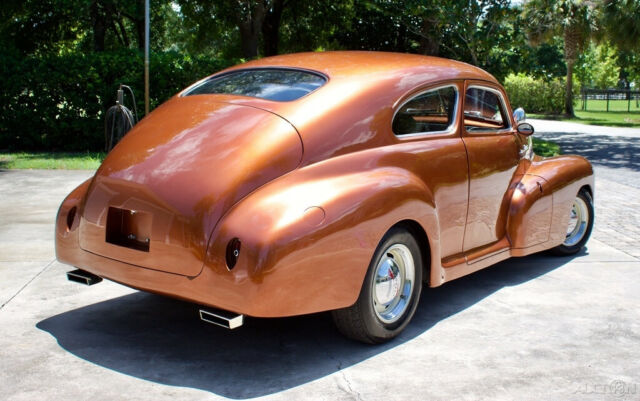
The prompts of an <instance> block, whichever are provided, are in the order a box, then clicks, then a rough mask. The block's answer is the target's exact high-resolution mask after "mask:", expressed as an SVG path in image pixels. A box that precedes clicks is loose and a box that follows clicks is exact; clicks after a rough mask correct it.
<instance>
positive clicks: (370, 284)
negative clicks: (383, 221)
mask: <svg viewBox="0 0 640 401" xmlns="http://www.w3.org/2000/svg"><path fill="white" fill-rule="evenodd" d="M422 266H423V264H422V254H421V252H420V247H419V246H418V243H417V241H416V239H415V238H414V237H413V235H411V233H409V232H408V231H406V230H404V229H402V228H392V229H391V230H389V232H387V234H385V236H384V237H383V238H382V240H381V241H380V243H379V244H378V247H377V248H376V251H375V253H374V255H373V258H372V259H371V263H370V264H369V269H368V270H367V274H366V276H365V279H364V283H363V284H362V289H361V290H360V296H359V297H358V300H357V301H356V303H355V304H353V305H352V306H350V307H348V308H344V309H339V310H336V311H333V313H332V314H333V321H334V322H335V324H336V327H337V328H338V330H339V331H340V332H341V333H342V334H344V335H345V336H346V337H349V338H351V339H354V340H357V341H362V342H365V343H370V344H376V343H382V342H385V341H388V340H390V339H392V338H394V337H395V336H397V335H398V334H400V332H402V330H404V328H405V327H406V326H407V324H409V321H410V320H411V318H412V317H413V315H414V313H415V311H416V308H417V306H418V301H419V299H420V293H421V291H422V270H423V269H422Z"/></svg>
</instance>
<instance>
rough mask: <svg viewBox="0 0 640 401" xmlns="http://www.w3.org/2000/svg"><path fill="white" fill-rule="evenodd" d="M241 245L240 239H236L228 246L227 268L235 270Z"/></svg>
mask: <svg viewBox="0 0 640 401" xmlns="http://www.w3.org/2000/svg"><path fill="white" fill-rule="evenodd" d="M240 245H241V242H240V240H239V239H238V238H234V239H232V240H231V241H229V243H228V244H227V252H226V259H227V268H228V269H229V270H231V269H233V268H234V267H235V265H236V263H237V262H238V257H239V256H240Z"/></svg>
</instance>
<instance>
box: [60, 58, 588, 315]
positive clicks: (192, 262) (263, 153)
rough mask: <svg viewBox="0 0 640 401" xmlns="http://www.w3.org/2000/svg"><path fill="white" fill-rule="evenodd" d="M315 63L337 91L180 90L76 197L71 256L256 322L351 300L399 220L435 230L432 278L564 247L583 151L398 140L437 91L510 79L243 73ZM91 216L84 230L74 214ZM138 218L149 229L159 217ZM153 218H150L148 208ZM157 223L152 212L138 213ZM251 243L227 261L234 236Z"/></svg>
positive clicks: (354, 70)
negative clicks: (283, 97) (405, 123)
mask: <svg viewBox="0 0 640 401" xmlns="http://www.w3.org/2000/svg"><path fill="white" fill-rule="evenodd" d="M257 66H260V67H287V68H303V69H308V70H313V71H316V72H320V73H322V74H324V75H326V76H327V77H328V82H327V84H326V85H325V86H323V87H321V88H320V89H318V90H317V91H315V92H313V93H311V94H309V95H307V96H305V97H302V98H300V99H298V100H295V101H291V102H274V101H268V100H264V99H257V98H249V97H242V96H231V95H194V96H188V97H182V96H180V94H178V95H177V96H175V97H173V98H172V99H170V100H169V101H168V102H166V103H165V104H163V105H162V106H160V107H158V108H157V109H156V110H155V111H154V112H153V113H151V114H150V115H149V116H148V117H146V118H145V119H143V120H142V121H141V122H140V123H139V124H138V125H136V127H135V128H134V129H133V130H132V131H131V132H130V133H129V134H128V135H127V136H126V137H125V138H124V139H123V140H122V141H121V142H120V143H119V144H118V145H117V146H116V148H115V149H114V150H113V151H112V152H111V153H110V154H109V155H108V157H107V158H106V160H105V161H104V163H103V165H102V166H101V167H100V169H99V170H98V171H97V173H96V175H95V177H94V178H93V179H91V180H88V181H87V182H85V183H83V184H82V185H80V186H79V187H78V188H77V189H75V190H74V191H73V192H72V193H71V194H70V195H69V196H68V197H67V198H66V199H65V200H64V202H63V203H62V205H61V207H60V210H59V213H58V217H57V222H56V255H57V258H58V259H59V260H60V261H62V262H64V263H68V264H71V265H75V266H78V267H80V268H82V269H85V270H87V271H90V272H92V273H94V274H97V275H99V276H101V277H104V278H108V279H110V280H113V281H116V282H119V283H122V284H125V285H128V286H131V287H134V288H138V289H141V290H145V291H150V292H154V293H159V294H163V295H168V296H172V297H177V298H181V299H185V300H189V301H192V302H197V303H200V304H203V305H209V306H212V307H217V308H221V309H226V310H230V311H233V312H237V313H242V314H246V315H250V316H262V317H275V316H289V315H298V314H304V313H312V312H318V311H324V310H330V309H337V308H342V307H346V306H349V305H351V304H353V303H354V302H355V300H356V299H357V297H358V295H359V293H360V289H361V286H362V281H363V278H364V275H365V273H366V270H367V267H368V265H369V262H370V260H371V257H372V255H373V253H374V250H375V248H376V246H377V244H378V243H379V241H380V239H381V238H382V237H383V235H384V234H385V232H387V231H388V230H389V229H390V228H391V227H392V226H394V225H396V224H403V222H407V221H411V222H413V223H414V224H418V225H419V226H420V227H422V229H423V230H424V232H425V233H426V234H427V239H426V240H427V243H428V245H429V249H428V250H426V251H428V252H429V258H427V257H425V258H424V260H425V262H426V263H427V265H426V266H424V268H425V269H427V271H428V272H429V274H427V275H425V279H426V281H427V282H428V283H429V285H430V286H432V287H435V286H439V285H441V284H442V283H444V282H446V281H449V280H452V279H455V278H457V277H460V276H462V275H465V274H468V273H471V272H473V271H475V270H478V269H481V268H483V267H486V266H488V265H491V264H494V263H496V262H498V261H500V260H504V259H506V258H508V257H511V256H524V255H527V254H530V253H533V252H538V251H540V250H544V249H548V248H551V247H554V246H556V245H559V244H560V243H562V242H563V240H564V235H565V232H566V227H567V224H568V217H569V212H570V209H571V205H572V203H573V199H574V198H575V196H576V194H577V193H578V191H579V190H580V189H581V188H582V187H587V188H589V190H590V191H593V171H592V169H591V165H590V164H589V162H587V161H586V160H585V159H583V158H581V157H578V156H560V157H555V158H548V159H543V158H540V157H531V155H530V153H529V152H528V150H529V148H528V146H529V141H528V138H526V137H524V136H522V135H520V134H518V133H517V131H516V129H515V122H514V121H513V120H512V117H511V109H510V107H509V105H508V101H507V108H508V109H509V110H508V113H507V114H508V116H509V118H510V119H511V121H510V124H511V127H512V128H510V129H509V130H506V131H502V132H498V133H490V132H482V133H468V132H466V131H465V130H464V128H463V127H462V112H461V111H462V110H463V101H464V96H459V97H458V102H459V104H458V114H457V116H456V118H457V120H456V124H455V127H456V128H455V130H453V131H452V132H449V133H446V134H437V135H429V134H426V135H418V136H410V137H396V136H395V135H394V134H393V132H392V131H391V121H392V118H393V115H394V112H395V110H396V109H397V108H398V107H399V106H400V105H401V104H402V103H403V102H404V101H405V100H407V99H408V98H410V97H411V96H412V95H414V94H416V93H418V92H420V91H422V90H424V89H426V88H429V87H434V86H438V85H442V84H453V85H455V86H456V87H457V88H458V92H459V94H461V95H462V94H464V90H465V88H466V87H467V86H469V85H471V84H473V85H482V86H489V87H491V88H493V89H495V90H498V91H500V92H501V93H503V96H504V97H505V100H506V96H505V95H504V90H503V89H502V87H501V86H500V85H499V84H498V83H497V82H496V80H495V79H494V78H493V77H492V76H491V75H489V74H487V73H486V72H484V71H482V70H480V69H477V68H475V67H472V66H470V65H467V64H463V63H459V62H454V61H450V60H444V59H438V58H430V57H423V56H417V55H404V54H393V53H373V52H327V53H302V54H295V55H286V56H276V57H271V58H264V59H261V60H256V61H251V62H249V63H245V64H243V65H240V66H236V67H232V69H237V68H252V67H257ZM74 206H75V207H77V208H78V209H77V213H76V215H75V217H74V218H73V221H72V224H71V227H70V228H68V227H67V215H68V213H69V211H70V210H71V209H72V208H73V207H74ZM109 207H116V208H121V209H124V210H132V211H135V212H143V213H150V214H151V215H152V223H151V228H150V229H149V230H150V232H151V237H150V246H149V252H141V251H139V250H134V249H129V248H127V247H123V246H119V245H115V244H112V243H108V242H106V241H105V235H106V234H105V233H106V228H105V225H106V216H107V210H108V209H109ZM131 221H132V222H133V223H131V224H133V225H134V227H133V229H136V230H138V231H140V232H146V231H145V230H147V229H148V228H147V227H146V226H144V227H136V226H135V224H137V223H136V221H137V220H135V219H132V220H131ZM140 222H141V223H140V224H147V222H146V220H144V219H141V220H140ZM142 222H144V223H142ZM234 238H238V239H239V240H240V241H241V243H242V248H241V251H240V254H239V257H238V260H237V263H236V265H235V266H234V268H233V269H232V270H229V269H228V268H227V264H226V262H225V252H226V249H227V245H228V243H229V241H231V240H232V239H234Z"/></svg>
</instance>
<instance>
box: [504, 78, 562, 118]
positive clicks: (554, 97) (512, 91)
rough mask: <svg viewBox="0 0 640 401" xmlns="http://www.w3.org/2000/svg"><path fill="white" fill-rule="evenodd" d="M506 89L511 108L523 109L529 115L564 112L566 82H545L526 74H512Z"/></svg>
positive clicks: (505, 82) (506, 80)
mask: <svg viewBox="0 0 640 401" xmlns="http://www.w3.org/2000/svg"><path fill="white" fill-rule="evenodd" d="M504 88H505V90H506V91H507V95H509V100H510V101H511V106H512V107H513V108H514V109H516V108H518V107H522V108H523V109H524V110H525V111H526V112H528V113H542V114H561V113H563V112H564V92H565V80H564V79H560V78H556V79H553V80H543V79H539V78H533V77H531V76H528V75H524V74H518V75H514V74H510V75H508V76H507V77H506V78H505V81H504Z"/></svg>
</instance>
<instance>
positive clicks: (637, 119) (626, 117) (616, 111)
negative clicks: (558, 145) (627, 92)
mask: <svg viewBox="0 0 640 401" xmlns="http://www.w3.org/2000/svg"><path fill="white" fill-rule="evenodd" d="M606 104H607V101H606V100H588V101H587V110H582V102H581V101H580V100H578V101H577V102H576V105H575V113H576V117H575V118H566V117H564V116H562V115H544V114H527V117H531V118H541V119H546V120H561V121H571V122H576V123H581V124H588V125H602V126H607V127H640V108H638V107H636V101H635V100H632V101H631V112H627V101H626V100H611V101H610V102H609V110H610V111H608V112H607V111H605V110H606Z"/></svg>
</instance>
